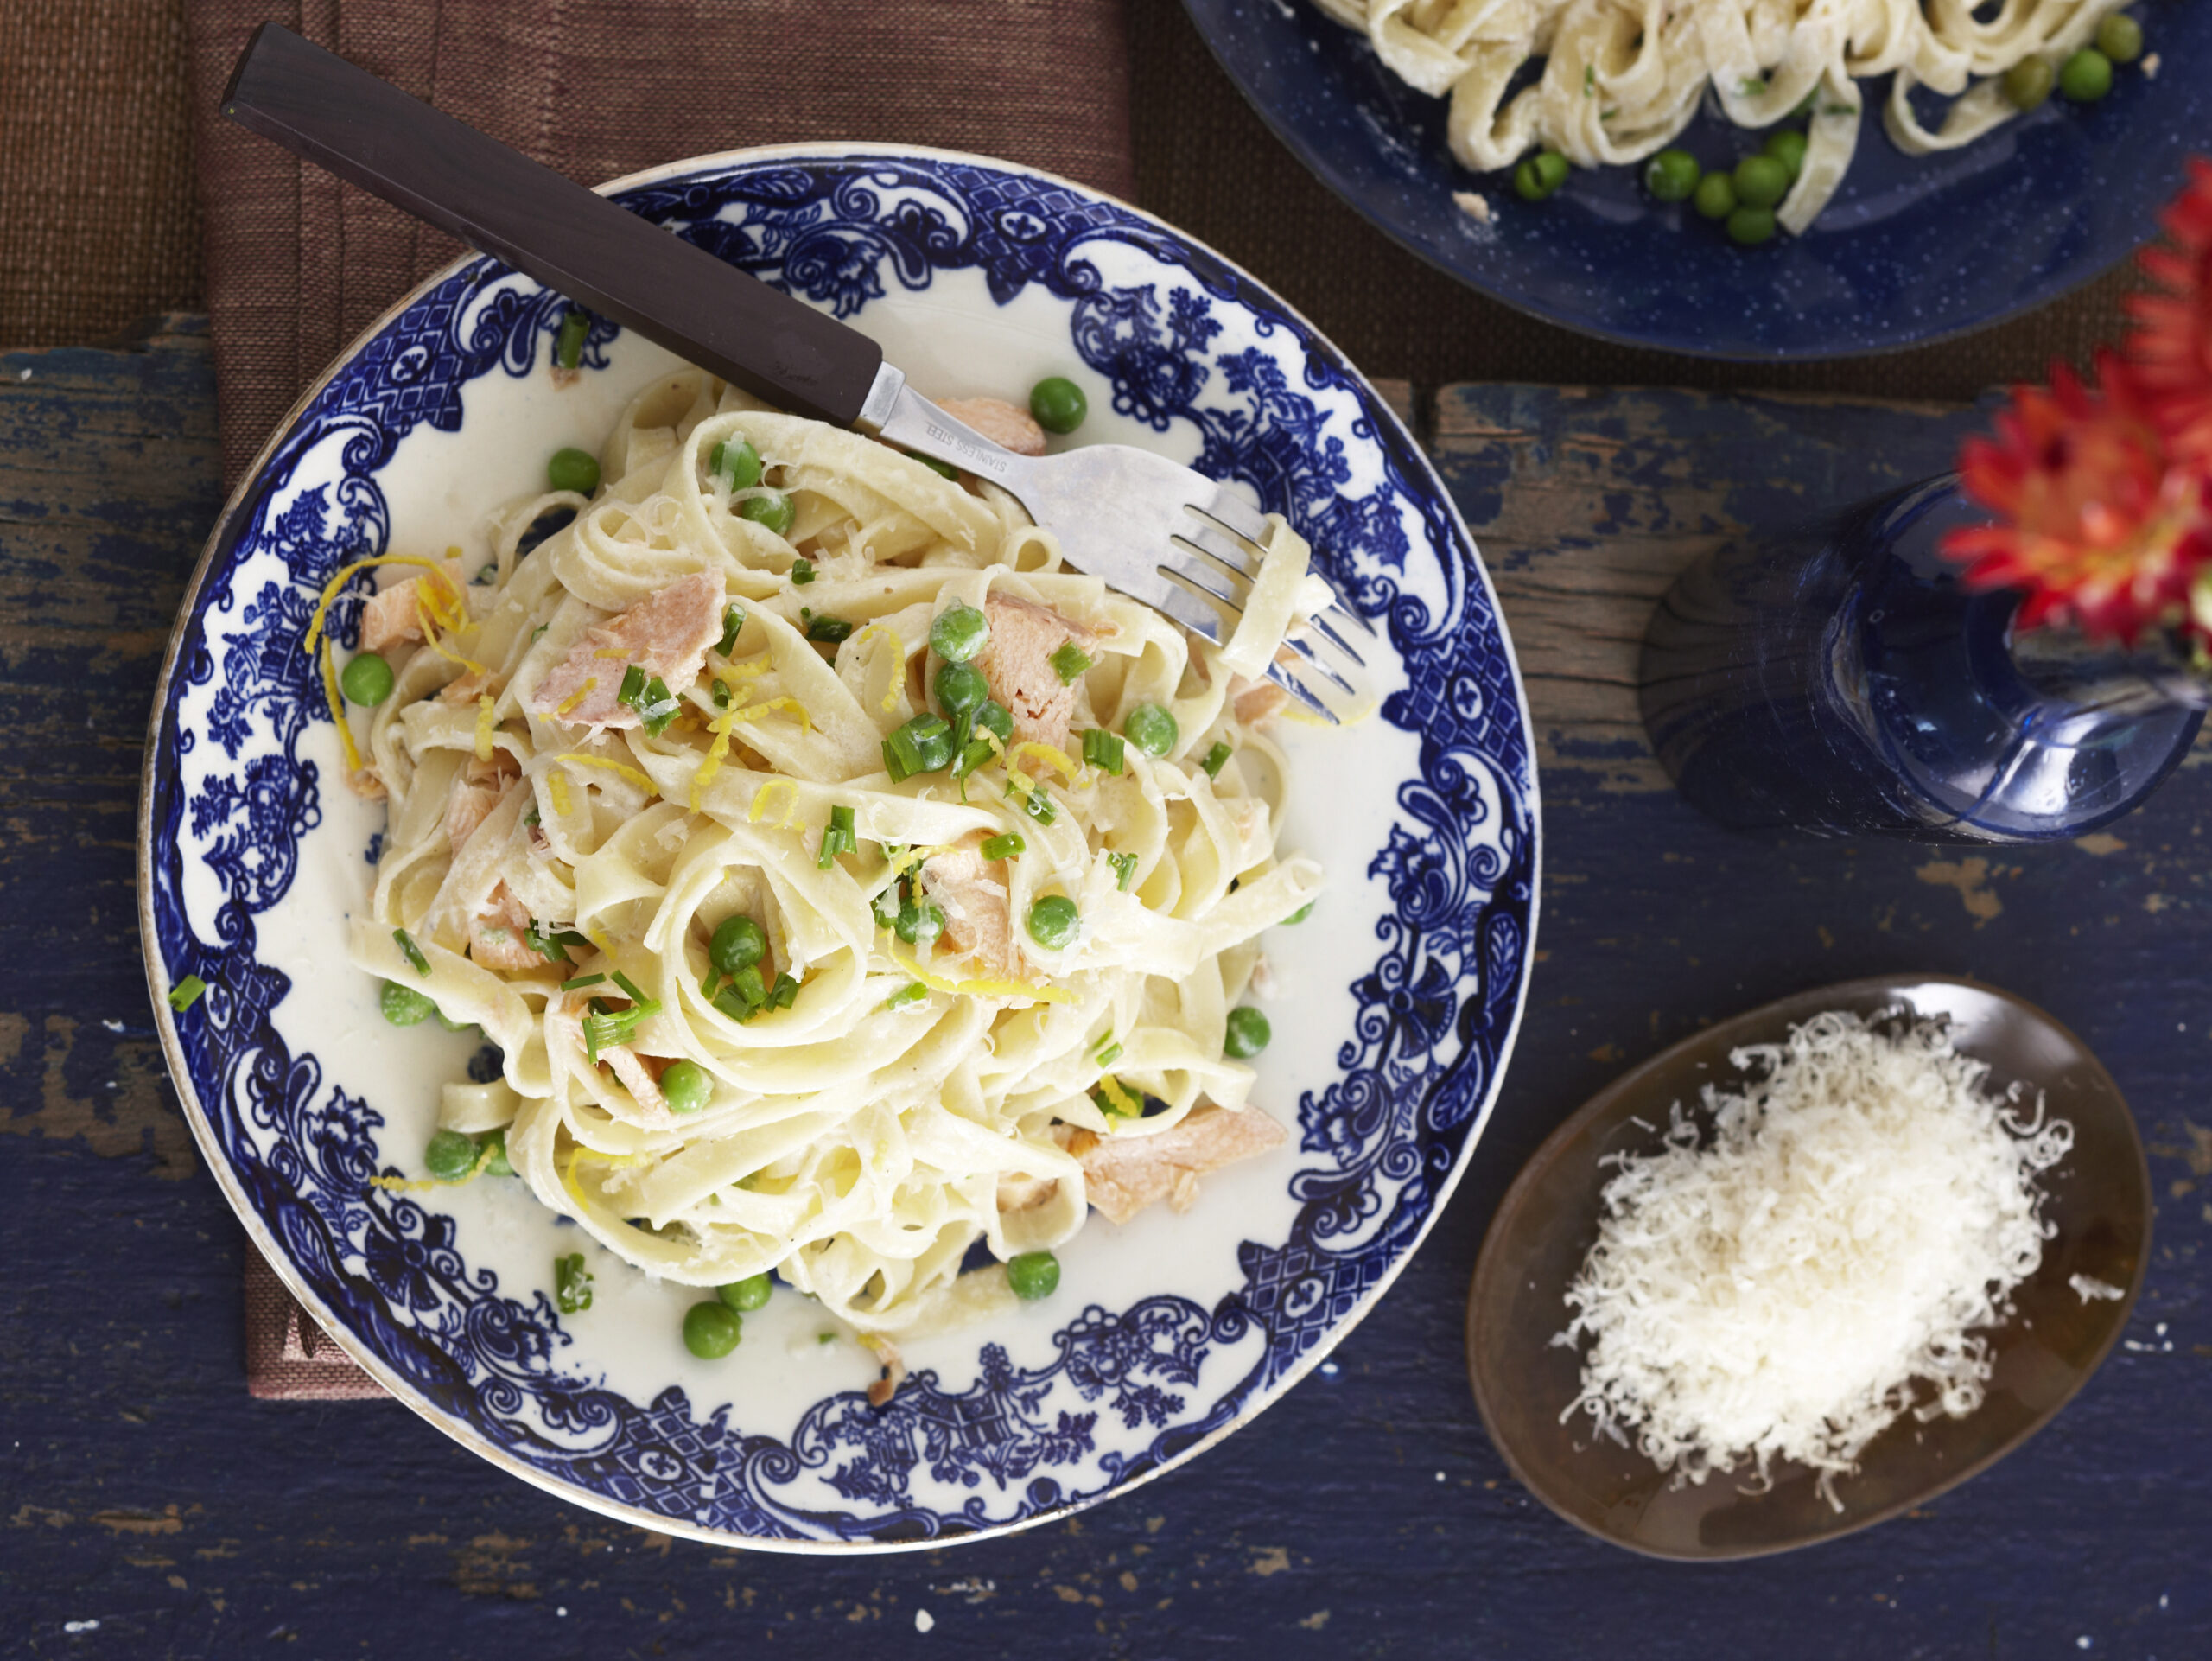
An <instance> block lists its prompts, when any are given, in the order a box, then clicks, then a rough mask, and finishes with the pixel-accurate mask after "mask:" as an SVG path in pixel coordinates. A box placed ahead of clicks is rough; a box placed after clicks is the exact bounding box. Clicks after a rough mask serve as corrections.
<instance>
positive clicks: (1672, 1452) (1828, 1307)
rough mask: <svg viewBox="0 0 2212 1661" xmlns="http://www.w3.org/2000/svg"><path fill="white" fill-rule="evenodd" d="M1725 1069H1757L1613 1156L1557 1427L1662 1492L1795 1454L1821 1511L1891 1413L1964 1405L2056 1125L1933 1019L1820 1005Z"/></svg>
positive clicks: (2027, 1244)
mask: <svg viewBox="0 0 2212 1661" xmlns="http://www.w3.org/2000/svg"><path fill="white" fill-rule="evenodd" d="M1894 1024H1895V1023H1893V1025H1894ZM1730 1060H1731V1061H1732V1063H1733V1065H1735V1066H1737V1067H1738V1068H1740V1069H1745V1070H1746V1071H1750V1072H1753V1073H1754V1074H1755V1077H1754V1079H1753V1082H1752V1083H1751V1084H1750V1085H1748V1086H1747V1087H1746V1088H1745V1090H1744V1091H1741V1092H1740V1093H1738V1094H1724V1093H1722V1092H1720V1091H1718V1090H1716V1089H1715V1088H1714V1087H1713V1086H1712V1085H1707V1087H1706V1091H1705V1105H1706V1108H1707V1112H1708V1114H1709V1115H1710V1116H1711V1119H1712V1129H1711V1131H1710V1134H1709V1135H1707V1134H1704V1133H1701V1132H1700V1129H1699V1126H1698V1125H1697V1124H1696V1123H1694V1122H1693V1121H1692V1120H1691V1119H1690V1118H1689V1117H1688V1116H1687V1115H1686V1114H1685V1113H1684V1112H1683V1111H1682V1108H1681V1104H1680V1103H1677V1104H1675V1111H1674V1115H1673V1120H1672V1123H1671V1124H1670V1126H1669V1130H1668V1133H1667V1137H1666V1146H1665V1148H1664V1149H1662V1151H1661V1152H1659V1153H1656V1154H1654V1155H1649V1156H1644V1157H1637V1156H1634V1155H1620V1156H1618V1160H1617V1162H1618V1166H1619V1171H1618V1174H1616V1175H1615V1176H1614V1177H1613V1178H1612V1179H1611V1181H1608V1182H1607V1183H1606V1185H1605V1193H1604V1201H1605V1214H1604V1216H1603V1218H1602V1219H1601V1221H1600V1224H1599V1231H1598V1239H1597V1243H1596V1244H1595V1245H1593V1246H1592V1249H1591V1251H1590V1255H1589V1257H1587V1258H1586V1260H1585V1262H1584V1264H1583V1267H1582V1270H1581V1273H1580V1276H1578V1277H1577V1279H1576V1280H1575V1282H1574V1283H1573V1286H1572V1287H1571V1288H1570V1289H1568V1292H1567V1303H1568V1305H1569V1306H1570V1308H1573V1310H1574V1311H1575V1314H1574V1316H1573V1320H1572V1321H1570V1322H1569V1323H1568V1326H1567V1330H1566V1331H1565V1332H1563V1333H1560V1334H1559V1336H1558V1337H1557V1338H1556V1339H1554V1340H1553V1341H1554V1343H1558V1344H1563V1345H1567V1346H1579V1345H1581V1344H1584V1343H1587V1345H1588V1349H1587V1352H1586V1353H1585V1355H1584V1357H1583V1364H1582V1391H1581V1394H1580V1396H1579V1397H1576V1399H1575V1401H1574V1402H1573V1404H1572V1405H1571V1406H1570V1407H1569V1408H1568V1409H1567V1413H1566V1414H1565V1415H1562V1418H1565V1417H1568V1416H1573V1414H1575V1413H1577V1412H1586V1413H1588V1414H1589V1415H1590V1416H1591V1417H1592V1420H1593V1422H1595V1424H1596V1426H1597V1428H1598V1429H1599V1431H1600V1432H1601V1433H1603V1434H1605V1435H1609V1436H1611V1437H1612V1438H1613V1439H1614V1440H1615V1441H1621V1442H1624V1443H1627V1442H1630V1441H1633V1444H1634V1445H1635V1446H1636V1447H1637V1448H1640V1449H1641V1450H1642V1451H1643V1454H1645V1455H1646V1456H1647V1457H1649V1459H1651V1460H1652V1461H1654V1462H1655V1463H1656V1464H1657V1465H1658V1466H1659V1467H1660V1468H1661V1469H1662V1470H1668V1471H1672V1472H1673V1473H1675V1481H1676V1483H1677V1484H1680V1483H1682V1482H1686V1481H1687V1482H1703V1481H1704V1480H1706V1479H1707V1477H1708V1476H1709V1475H1710V1474H1712V1473H1713V1472H1716V1471H1719V1472H1732V1471H1734V1470H1735V1469H1737V1467H1738V1466H1739V1465H1741V1464H1743V1463H1745V1461H1749V1462H1750V1463H1751V1466H1752V1467H1753V1471H1754V1473H1755V1479H1754V1486H1764V1485H1765V1484H1766V1483H1768V1482H1769V1481H1770V1480H1771V1478H1770V1467H1771V1466H1772V1463H1773V1461H1776V1460H1777V1459H1784V1460H1796V1461H1799V1462H1800V1463H1802V1464H1804V1465H1807V1466H1809V1467H1812V1468H1814V1469H1815V1470H1816V1471H1818V1472H1819V1473H1821V1474H1820V1485H1821V1492H1822V1493H1823V1494H1825V1495H1826V1497H1827V1499H1828V1501H1829V1503H1830V1504H1831V1505H1834V1506H1836V1508H1837V1509H1839V1510H1840V1509H1841V1501H1840V1500H1839V1499H1837V1497H1836V1493H1835V1489H1834V1483H1835V1480H1836V1479H1837V1478H1838V1477H1840V1476H1845V1475H1848V1474H1850V1473H1852V1472H1853V1471H1855V1470H1856V1469H1857V1468H1858V1461H1859V1455H1860V1454H1861V1453H1862V1452H1863V1451H1864V1449H1865V1448H1866V1445H1867V1444H1868V1443H1869V1442H1870V1441H1872V1440H1873V1439H1874V1437H1875V1436H1877V1435H1879V1434H1880V1433H1881V1432H1882V1431H1883V1430H1884V1429H1886V1428H1887V1427H1888V1426H1889V1425H1890V1424H1891V1423H1892V1422H1895V1421H1896V1420H1897V1417H1898V1416H1899V1415H1901V1414H1903V1413H1904V1412H1905V1411H1907V1410H1912V1411H1913V1412H1915V1413H1916V1416H1918V1417H1919V1418H1921V1419H1922V1420H1923V1421H1925V1420H1928V1419H1931V1418H1933V1417H1935V1416H1937V1415H1938V1414H1949V1415H1952V1416H1958V1417H1963V1416H1965V1415H1967V1414H1968V1413H1971V1412H1973V1411H1974V1410H1975V1409H1976V1408H1977V1407H1979V1406H1980V1404H1981V1401H1982V1396H1983V1389H1984V1385H1985V1384H1986V1382H1987V1380H1988V1378H1989V1374H1990V1363H1989V1344H1988V1340H1987V1339H1986V1338H1985V1337H1982V1336H1980V1335H1979V1333H1981V1332H1982V1331H1984V1330H1986V1329H1987V1328H1989V1327H1994V1326H1995V1325H1997V1324H1998V1323H1999V1322H2000V1321H2002V1320H2003V1319H2004V1318H2005V1315H2006V1314H2008V1313H2009V1310H2010V1308H2011V1297H2012V1291H2013V1289H2015V1288H2016V1287H2018V1285H2019V1284H2020V1283H2021V1282H2023V1281H2024V1280H2025V1279H2026V1278H2027V1277H2028V1276H2030V1275H2031V1274H2032V1273H2034V1271H2035V1268H2036V1265H2037V1263H2038V1262H2039V1261H2040V1260H2041V1258H2042V1256H2043V1243H2044V1238H2045V1237H2046V1235H2047V1234H2048V1232H2049V1230H2048V1229H2047V1228H2046V1226H2045V1225H2044V1223H2043V1221H2042V1219H2041V1217H2040V1215H2039V1206H2040V1203H2041V1197H2040V1195H2039V1194H2038V1193H2037V1188H2036V1178H2037V1174H2038V1173H2040V1172H2042V1171H2044V1170H2048V1169H2049V1168H2051V1167H2052V1166H2054V1165H2056V1163H2057V1162H2058V1161H2060V1160H2061V1159H2063V1157H2064V1156H2065V1155H2066V1153H2067V1151H2068V1150H2069V1149H2070V1148H2071V1147H2072V1146H2073V1140H2074V1135H2073V1129H2072V1127H2071V1126H2070V1125H2069V1124H2068V1123H2065V1122H2064V1121H2063V1120H2050V1121H2046V1120H2045V1118H2044V1112H2043V1108H2042V1104H2041V1103H2040V1102H2038V1103H2037V1109H2036V1112H2035V1115H2034V1117H2033V1118H2032V1119H2028V1118H2024V1117H2022V1116H2021V1114H2020V1113H2019V1112H2018V1099H2017V1098H2018V1087H2017V1086H2016V1087H2015V1090H2014V1091H2013V1092H2012V1095H2011V1096H2009V1097H2003V1098H2000V1097H1998V1096H1995V1095H1993V1094H1992V1093H1990V1092H1988V1091H1985V1090H1984V1088H1983V1081H1984V1079H1985V1078H1986V1075H1987V1072H1988V1068H1987V1067H1986V1066H1984V1065H1983V1064H1982V1063H1980V1062H1979V1061H1975V1060H1971V1059H1969V1058H1967V1057H1966V1056H1963V1055H1961V1054H1959V1053H1957V1052H1956V1051H1955V1050H1954V1049H1953V1048H1952V1047H1951V1041H1950V1038H1949V1036H1948V1033H1947V1032H1946V1031H1945V1029H1944V1028H1942V1026H1941V1025H1940V1024H1937V1023H1935V1022H1920V1023H1917V1024H1914V1025H1910V1026H1901V1027H1898V1028H1897V1030H1894V1031H1892V1030H1890V1029H1888V1028H1876V1027H1872V1026H1870V1025H1869V1024H1868V1023H1867V1022H1866V1021H1862V1020H1860V1019H1859V1017H1857V1016H1856V1015H1850V1014H1847V1013H1843V1012H1830V1013H1828V1014H1826V1015H1818V1016H1815V1018H1814V1019H1812V1020H1811V1021H1807V1022H1805V1023H1804V1025H1802V1026H1801V1027H1797V1028H1793V1029H1792V1030H1791V1033H1790V1034H1789V1041H1788V1042H1787V1043H1786V1044H1781V1045H1759V1046H1755V1047H1747V1048H1745V1049H1740V1050H1738V1051H1736V1052H1735V1053H1733V1054H1732V1056H1731V1058H1730ZM1916 1397H1929V1399H1928V1400H1927V1401H1926V1402H1925V1403H1924V1404H1923V1405H1920V1406H1917V1407H1916V1406H1915V1405H1914V1403H1915V1401H1916Z"/></svg>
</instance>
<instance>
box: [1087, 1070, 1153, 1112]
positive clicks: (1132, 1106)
mask: <svg viewBox="0 0 2212 1661" xmlns="http://www.w3.org/2000/svg"><path fill="white" fill-rule="evenodd" d="M1090 1099H1091V1100H1092V1101H1094V1102H1096V1103H1097V1104H1098V1105H1099V1107H1100V1108H1101V1109H1102V1110H1103V1111H1104V1112H1105V1113H1106V1114H1107V1116H1108V1117H1111V1118H1122V1119H1135V1118H1141V1117H1144V1103H1143V1101H1142V1100H1141V1098H1137V1097H1135V1096H1132V1095H1130V1094H1129V1092H1128V1088H1127V1087H1126V1086H1125V1085H1123V1084H1122V1081H1121V1080H1120V1079H1116V1078H1115V1077H1113V1076H1112V1075H1111V1074H1110V1073H1109V1075H1108V1076H1107V1077H1105V1078H1103V1079H1100V1080H1099V1081H1098V1087H1097V1088H1096V1090H1094V1091H1091V1092H1090Z"/></svg>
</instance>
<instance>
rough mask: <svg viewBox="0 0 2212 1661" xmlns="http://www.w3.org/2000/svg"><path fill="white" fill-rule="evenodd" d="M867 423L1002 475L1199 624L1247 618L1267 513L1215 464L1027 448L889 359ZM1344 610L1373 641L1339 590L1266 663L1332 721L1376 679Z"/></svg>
mask: <svg viewBox="0 0 2212 1661" xmlns="http://www.w3.org/2000/svg"><path fill="white" fill-rule="evenodd" d="M856 424H857V425H858V426H859V427H860V428H861V430H863V431H865V432H872V433H874V435H875V436H878V437H879V438H881V439H882V440H883V441H884V442H886V443H890V444H896V445H898V446H899V448H900V449H910V450H914V451H917V452H918V453H919V454H921V455H926V456H928V457H930V458H931V460H932V461H945V462H949V463H950V464H951V465H952V466H954V467H958V468H966V469H967V470H968V471H969V472H970V473H973V474H976V476H977V477H978V478H982V479H988V480H990V481H991V482H992V483H993V484H995V485H998V486H1001V487H1003V488H1004V489H1005V490H1006V491H1007V493H1008V494H1009V495H1011V496H1013V497H1014V500H1017V501H1019V502H1020V504H1021V505H1022V506H1024V507H1026V508H1027V509H1028V510H1029V516H1030V518H1032V519H1035V520H1036V521H1037V523H1038V524H1039V525H1042V526H1044V527H1045V528H1046V529H1047V530H1049V531H1052V535H1053V536H1054V538H1056V539H1057V540H1058V543H1059V544H1060V551H1061V552H1062V553H1063V554H1065V556H1066V557H1067V559H1068V563H1070V564H1071V565H1073V566H1075V567H1076V569H1077V570H1081V571H1084V572H1087V573H1088V574H1090V576H1095V577H1096V578H1098V579H1099V580H1100V581H1101V582H1104V583H1105V584H1106V586H1107V587H1109V588H1110V589H1117V590H1119V591H1120V592H1121V593H1122V594H1126V595H1128V596H1129V597H1130V598H1131V599H1133V600H1136V601H1141V602H1142V603H1143V604H1145V605H1147V606H1150V607H1152V608H1153V609H1154V610H1155V611H1159V612H1163V613H1165V614H1166V615H1168V616H1169V617H1172V618H1173V619H1174V620H1176V621H1177V622H1179V623H1180V624H1182V625H1183V627H1185V628H1187V629H1189V630H1190V631H1191V632H1192V633H1194V634H1198V635H1202V636H1204V637H1205V639H1206V640H1211V641H1213V642H1214V643H1215V644H1216V645H1219V644H1220V643H1221V642H1222V640H1224V638H1225V637H1226V635H1227V633H1229V632H1230V631H1233V630H1234V628H1235V627H1236V618H1237V616H1238V615H1239V614H1241V613H1242V612H1243V609H1244V601H1245V598H1246V596H1247V595H1249V593H1250V591H1251V586H1252V582H1253V580H1254V579H1255V577H1256V576H1258V574H1259V565H1260V559H1261V557H1262V552H1263V548H1264V544H1262V538H1264V537H1265V536H1266V534H1267V524H1266V520H1265V518H1264V516H1263V515H1262V514H1261V513H1259V512H1256V511H1255V509H1254V508H1253V507H1252V506H1250V505H1249V503H1247V502H1246V501H1245V500H1243V498H1242V497H1241V496H1238V495H1237V494H1236V493H1235V492H1234V491H1232V490H1230V489H1229V488H1227V487H1225V486H1223V485H1219V484H1217V483H1215V482H1214V481H1213V480H1211V479H1209V478H1207V477H1206V476H1205V474H1202V473H1198V472H1197V471H1195V470H1193V469H1192V468H1186V467H1183V466H1181V465H1179V463H1177V462H1174V461H1169V460H1168V459H1167V458H1166V456H1164V455H1154V453H1153V452H1152V451H1150V450H1141V449H1136V448H1135V447H1134V446H1132V445H1128V444H1087V445H1084V446H1082V447H1081V448H1079V449H1071V450H1063V451H1061V452H1060V453H1059V454H1058V455H1036V456H1030V455H1015V454H1014V452H1013V451H1011V450H1009V449H1004V448H1002V447H1001V446H1000V445H998V444H995V443H993V442H991V441H990V440H989V439H988V438H986V437H984V436H982V434H981V433H978V432H976V430H974V429H973V428H971V427H969V426H967V425H965V424H963V423H961V422H959V421H957V420H955V419H954V418H953V417H950V416H949V415H947V414H946V413H945V412H944V410H942V409H940V408H938V406H937V405H936V404H932V403H931V402H930V401H929V400H928V399H927V398H924V397H922V396H921V395H920V394H919V393H918V392H916V391H914V390H913V388H912V387H911V386H909V385H906V376H905V375H903V374H901V373H900V372H899V371H898V370H897V369H896V368H894V367H893V366H891V365H889V364H884V365H881V366H880V367H878V369H877V370H876V374H875V381H874V385H872V386H871V387H870V388H869V391H868V401H867V402H866V403H865V404H862V405H861V412H860V416H859V417H858V420H857V423H856ZM1324 580H1326V579H1324ZM1332 592H1333V585H1332ZM1338 620H1342V621H1344V622H1345V623H1347V624H1349V625H1351V627H1353V628H1355V629H1356V630H1357V631H1359V632H1362V633H1365V634H1366V635H1367V636H1368V637H1369V639H1370V641H1371V640H1372V639H1373V637H1374V633H1375V631H1374V629H1373V628H1372V627H1371V626H1370V624H1369V623H1368V622H1367V620H1366V619H1364V618H1363V617H1361V616H1360V615H1359V614H1358V613H1357V612H1356V611H1354V610H1352V609H1351V608H1350V607H1349V606H1347V605H1345V604H1344V601H1343V598H1342V596H1341V595H1338V596H1337V598H1336V602H1335V603H1334V604H1332V606H1331V607H1330V608H1328V609H1327V610H1325V611H1324V612H1321V613H1319V614H1316V615H1314V616H1313V617H1311V618H1309V619H1306V620H1304V621H1303V622H1302V623H1301V624H1298V625H1295V626H1294V627H1293V629H1292V632H1291V634H1290V637H1289V639H1288V640H1287V641H1286V642H1285V645H1286V646H1287V648H1288V652H1289V654H1290V655H1291V657H1292V659H1294V660H1293V661H1290V662H1285V661H1284V660H1283V659H1282V657H1281V656H1280V655H1279V656H1278V657H1277V659H1275V661H1274V662H1272V663H1270V664H1269V665H1268V671H1267V674H1268V679H1270V680H1272V681H1274V683H1275V684H1277V685H1279V686H1281V688H1282V689H1283V690H1285V691H1287V692H1288V693H1289V694H1290V695H1291V697H1294V698H1295V699H1297V700H1298V702H1299V703H1300V704H1301V705H1303V706H1304V707H1305V708H1306V710H1310V711H1311V712H1312V713H1313V714H1314V715H1316V716H1319V717H1320V718H1321V719H1322V720H1324V721H1326V722H1332V723H1334V722H1340V721H1342V720H1343V719H1344V718H1345V717H1346V716H1350V715H1353V714H1356V713H1359V712H1361V710H1362V709H1363V706H1364V705H1365V704H1366V703H1368V701H1369V694H1368V692H1367V690H1365V688H1366V686H1367V685H1368V684H1370V683H1371V682H1372V679H1373V677H1372V676H1371V675H1370V673H1369V672H1368V665H1367V660H1366V659H1365V658H1363V657H1362V656H1361V655H1360V652H1359V651H1358V649H1357V647H1356V646H1353V645H1352V643H1351V640H1348V639H1347V638H1346V631H1345V630H1344V629H1340V628H1338V627H1337V622H1338Z"/></svg>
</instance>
